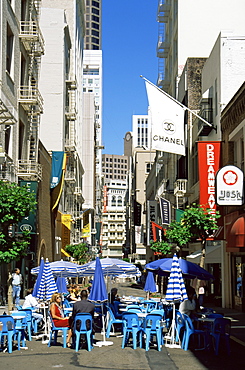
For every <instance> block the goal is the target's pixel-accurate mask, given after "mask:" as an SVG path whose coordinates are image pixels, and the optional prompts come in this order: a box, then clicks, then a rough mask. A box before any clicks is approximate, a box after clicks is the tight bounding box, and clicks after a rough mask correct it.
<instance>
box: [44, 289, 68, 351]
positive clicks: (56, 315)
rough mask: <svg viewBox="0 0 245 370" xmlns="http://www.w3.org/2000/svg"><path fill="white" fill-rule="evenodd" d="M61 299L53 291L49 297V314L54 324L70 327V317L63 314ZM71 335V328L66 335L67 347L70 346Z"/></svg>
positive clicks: (59, 326) (60, 326)
mask: <svg viewBox="0 0 245 370" xmlns="http://www.w3.org/2000/svg"><path fill="white" fill-rule="evenodd" d="M61 300H62V297H61V295H60V294H59V293H54V294H53V295H52V297H51V299H50V308H49V311H50V315H51V317H52V319H53V322H54V325H55V326H56V327H58V328H64V327H67V328H70V327H71V324H70V318H68V317H65V316H64V311H63V309H62V307H61ZM71 336H72V331H71V329H70V330H69V331H68V336H67V342H66V344H67V347H71V344H70V340H71Z"/></svg>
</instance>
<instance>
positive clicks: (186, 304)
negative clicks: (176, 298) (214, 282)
mask: <svg viewBox="0 0 245 370" xmlns="http://www.w3.org/2000/svg"><path fill="white" fill-rule="evenodd" d="M186 293H187V296H188V299H187V300H186V301H183V302H181V303H180V306H179V311H180V313H181V314H184V313H185V314H186V315H188V316H190V317H193V316H194V311H195V310H196V301H195V294H196V292H195V289H194V288H193V287H191V286H190V287H188V288H187V289H186Z"/></svg>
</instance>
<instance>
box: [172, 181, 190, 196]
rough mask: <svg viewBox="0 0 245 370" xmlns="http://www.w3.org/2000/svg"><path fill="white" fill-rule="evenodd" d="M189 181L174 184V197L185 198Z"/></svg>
mask: <svg viewBox="0 0 245 370" xmlns="http://www.w3.org/2000/svg"><path fill="white" fill-rule="evenodd" d="M186 188H187V180H186V179H182V180H180V179H179V180H176V181H175V183H174V195H178V196H184V195H185V194H186Z"/></svg>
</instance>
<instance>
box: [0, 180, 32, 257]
mask: <svg viewBox="0 0 245 370" xmlns="http://www.w3.org/2000/svg"><path fill="white" fill-rule="evenodd" d="M35 207H36V200H35V196H34V195H33V194H32V193H30V192H29V190H28V188H27V187H21V186H18V185H17V184H15V183H9V182H3V181H0V262H5V263H9V262H11V261H12V260H17V259H19V258H20V257H21V256H23V255H25V252H26V249H27V247H28V245H29V240H30V237H29V232H27V231H25V232H22V233H21V234H15V233H13V232H12V233H11V232H10V230H11V228H12V231H13V230H14V225H15V224H17V223H18V222H20V221H21V220H22V219H23V218H24V217H28V216H29V214H30V213H31V212H33V211H34V209H35Z"/></svg>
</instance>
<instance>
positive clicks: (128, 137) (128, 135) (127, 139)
mask: <svg viewBox="0 0 245 370" xmlns="http://www.w3.org/2000/svg"><path fill="white" fill-rule="evenodd" d="M125 139H126V141H129V140H130V139H131V134H130V132H128V133H127V134H126V136H125Z"/></svg>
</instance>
